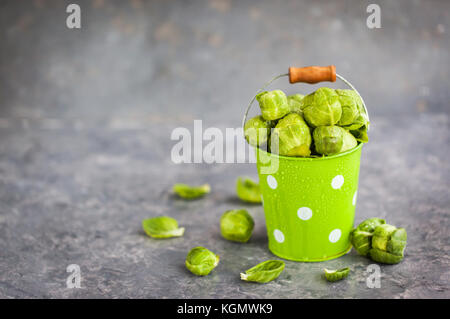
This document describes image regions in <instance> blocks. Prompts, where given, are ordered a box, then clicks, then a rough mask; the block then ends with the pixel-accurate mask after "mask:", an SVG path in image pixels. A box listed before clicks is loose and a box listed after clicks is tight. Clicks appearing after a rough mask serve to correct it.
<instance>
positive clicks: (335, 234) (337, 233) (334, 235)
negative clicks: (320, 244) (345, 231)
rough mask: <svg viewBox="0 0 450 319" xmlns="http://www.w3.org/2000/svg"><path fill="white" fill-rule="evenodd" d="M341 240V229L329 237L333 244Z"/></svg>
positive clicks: (334, 231)
mask: <svg viewBox="0 0 450 319" xmlns="http://www.w3.org/2000/svg"><path fill="white" fill-rule="evenodd" d="M339 238H341V230H340V229H335V230H333V231H332V232H331V233H330V235H329V236H328V240H329V241H330V242H332V243H335V242H337V241H338V240H339Z"/></svg>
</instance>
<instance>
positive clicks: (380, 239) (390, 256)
mask: <svg viewBox="0 0 450 319" xmlns="http://www.w3.org/2000/svg"><path fill="white" fill-rule="evenodd" d="M406 239H407V235H406V230H405V229H404V228H396V227H395V226H392V225H388V224H384V225H380V226H377V227H376V228H375V231H374V233H373V238H372V249H371V250H370V252H369V254H370V257H371V258H372V260H374V261H377V262H380V263H385V264H397V263H399V262H400V261H402V259H403V253H404V251H405V247H406Z"/></svg>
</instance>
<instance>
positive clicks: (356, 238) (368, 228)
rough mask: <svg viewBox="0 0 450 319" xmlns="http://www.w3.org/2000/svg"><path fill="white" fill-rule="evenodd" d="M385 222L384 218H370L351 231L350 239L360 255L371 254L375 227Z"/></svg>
mask: <svg viewBox="0 0 450 319" xmlns="http://www.w3.org/2000/svg"><path fill="white" fill-rule="evenodd" d="M385 223H386V221H385V220H384V219H380V218H369V219H366V220H365V221H363V222H362V223H361V224H359V225H358V227H356V228H354V229H353V230H352V231H351V233H350V241H351V243H352V245H353V247H354V248H355V250H356V251H357V252H358V253H359V254H360V255H363V256H367V255H368V254H369V251H370V249H371V248H372V236H373V232H374V231H375V228H376V227H377V226H379V225H383V224H385Z"/></svg>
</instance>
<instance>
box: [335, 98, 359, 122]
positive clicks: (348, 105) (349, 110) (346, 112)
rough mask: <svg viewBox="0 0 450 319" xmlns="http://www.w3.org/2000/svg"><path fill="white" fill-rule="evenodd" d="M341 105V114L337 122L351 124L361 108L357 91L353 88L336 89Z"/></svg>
mask: <svg viewBox="0 0 450 319" xmlns="http://www.w3.org/2000/svg"><path fill="white" fill-rule="evenodd" d="M336 93H337V95H339V102H340V103H341V107H342V115H341V118H340V120H339V122H338V125H339V126H345V125H351V124H352V123H354V122H355V120H356V118H357V117H358V116H359V111H360V109H362V101H361V98H360V97H359V95H358V93H356V92H355V91H353V90H336Z"/></svg>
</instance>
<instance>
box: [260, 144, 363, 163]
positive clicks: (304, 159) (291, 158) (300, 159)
mask: <svg viewBox="0 0 450 319" xmlns="http://www.w3.org/2000/svg"><path fill="white" fill-rule="evenodd" d="M363 144H364V143H361V142H359V143H358V145H357V146H355V147H354V148H352V149H350V150H348V151H345V152H342V153H338V154H334V155H330V156H322V157H297V156H284V155H278V154H273V153H269V152H266V151H265V150H263V149H261V148H259V147H257V148H256V151H257V152H262V153H266V154H267V155H268V156H270V157H278V158H279V159H282V160H286V161H297V162H313V161H315V162H318V161H326V160H332V159H335V158H339V157H344V156H347V155H350V154H352V153H355V152H357V151H358V150H360V149H361V148H362V146H363Z"/></svg>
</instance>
